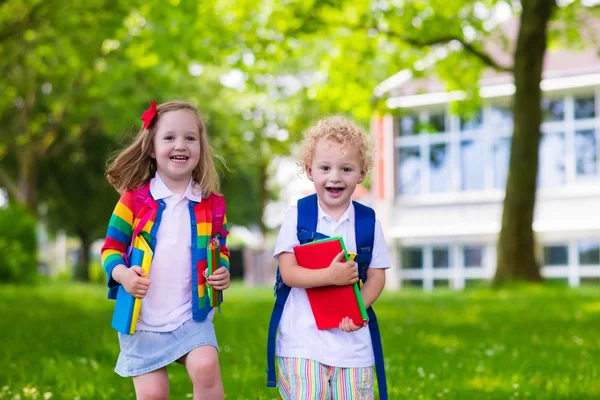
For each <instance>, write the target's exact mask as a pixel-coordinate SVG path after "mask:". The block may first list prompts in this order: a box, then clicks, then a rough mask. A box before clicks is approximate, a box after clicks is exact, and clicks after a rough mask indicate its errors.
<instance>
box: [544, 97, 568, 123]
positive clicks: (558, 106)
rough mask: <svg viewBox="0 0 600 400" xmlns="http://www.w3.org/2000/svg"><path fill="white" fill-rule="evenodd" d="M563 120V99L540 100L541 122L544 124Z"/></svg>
mask: <svg viewBox="0 0 600 400" xmlns="http://www.w3.org/2000/svg"><path fill="white" fill-rule="evenodd" d="M564 119H565V103H564V101H563V99H559V100H549V99H544V100H542V120H543V121H544V122H552V121H562V120H564Z"/></svg>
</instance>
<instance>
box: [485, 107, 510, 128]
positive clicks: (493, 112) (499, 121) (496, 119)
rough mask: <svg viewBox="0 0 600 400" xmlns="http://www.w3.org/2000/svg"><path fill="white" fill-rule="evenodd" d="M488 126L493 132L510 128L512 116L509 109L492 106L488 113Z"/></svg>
mask: <svg viewBox="0 0 600 400" xmlns="http://www.w3.org/2000/svg"><path fill="white" fill-rule="evenodd" d="M488 119H489V120H488V121H487V123H488V125H490V126H491V127H492V129H494V130H503V129H507V128H512V125H513V115H512V110H511V109H510V107H500V106H493V107H492V108H491V109H490V111H489V113H488Z"/></svg>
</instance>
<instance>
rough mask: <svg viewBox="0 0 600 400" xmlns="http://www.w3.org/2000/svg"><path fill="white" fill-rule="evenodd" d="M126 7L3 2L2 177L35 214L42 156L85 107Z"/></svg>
mask: <svg viewBox="0 0 600 400" xmlns="http://www.w3.org/2000/svg"><path fill="white" fill-rule="evenodd" d="M127 7H128V6H125V3H124V2H120V1H119V0H92V1H88V2H84V3H77V4H76V5H69V4H66V3H64V2H60V1H34V2H22V1H20V0H8V1H6V2H3V4H0V21H1V22H2V26H0V34H1V35H2V37H1V39H2V40H0V60H1V61H0V89H1V91H2V93H3V96H2V99H1V100H0V121H2V122H3V131H5V132H6V133H3V134H2V135H0V184H2V185H3V186H4V187H6V188H7V190H8V193H9V196H10V197H11V198H12V199H14V200H16V201H17V202H19V203H23V204H26V205H27V206H28V208H29V209H30V211H31V212H32V213H33V214H34V215H37V212H38V201H39V199H38V190H37V187H38V180H39V177H38V172H39V161H40V160H42V159H43V158H44V157H45V156H46V155H47V154H48V153H47V152H48V150H49V148H50V147H51V146H53V145H54V144H55V143H56V142H57V141H58V142H60V141H61V140H64V139H66V137H67V136H69V135H70V134H71V132H70V131H69V130H68V129H62V127H63V126H64V124H65V123H67V120H68V118H69V116H70V115H71V114H73V107H85V100H87V98H86V96H84V95H83V94H85V92H86V89H87V87H88V86H89V84H90V82H91V81H93V77H94V73H95V71H96V65H95V62H96V60H97V58H98V57H99V56H100V54H101V51H102V44H103V41H104V39H105V38H106V37H110V36H111V32H113V31H115V30H116V29H117V28H118V27H119V26H120V25H121V24H122V22H123V19H124V18H125V16H126V15H127V12H128V11H129V8H127ZM74 32H77V35H73V33H74ZM80 101H81V103H80ZM61 134H64V135H65V136H61ZM54 148H59V147H56V146H54Z"/></svg>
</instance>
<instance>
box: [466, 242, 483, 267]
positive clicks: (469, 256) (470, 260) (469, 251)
mask: <svg viewBox="0 0 600 400" xmlns="http://www.w3.org/2000/svg"><path fill="white" fill-rule="evenodd" d="M484 256H485V247H483V246H465V247H464V248H463V257H464V263H465V267H466V268H477V267H483V266H484V262H483V260H484Z"/></svg>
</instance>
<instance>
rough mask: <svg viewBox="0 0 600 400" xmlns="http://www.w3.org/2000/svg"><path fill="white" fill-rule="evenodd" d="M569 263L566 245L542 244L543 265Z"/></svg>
mask: <svg viewBox="0 0 600 400" xmlns="http://www.w3.org/2000/svg"><path fill="white" fill-rule="evenodd" d="M568 264H569V251H568V248H567V246H566V245H553V246H544V266H547V267H553V266H557V265H558V266H564V265H568Z"/></svg>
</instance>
